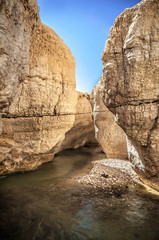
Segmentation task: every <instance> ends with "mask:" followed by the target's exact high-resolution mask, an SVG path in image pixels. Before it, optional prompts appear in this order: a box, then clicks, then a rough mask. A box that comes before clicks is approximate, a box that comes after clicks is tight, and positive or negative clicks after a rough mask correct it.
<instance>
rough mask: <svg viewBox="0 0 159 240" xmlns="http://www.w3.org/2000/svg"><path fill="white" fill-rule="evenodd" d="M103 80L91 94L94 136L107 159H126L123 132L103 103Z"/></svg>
mask: <svg viewBox="0 0 159 240" xmlns="http://www.w3.org/2000/svg"><path fill="white" fill-rule="evenodd" d="M102 94H103V79H102V77H101V78H100V82H99V83H98V84H97V85H96V86H95V87H94V89H93V91H92V93H91V103H92V107H93V118H94V124H95V136H96V139H97V140H98V142H99V143H100V145H101V147H102V149H103V151H104V152H105V154H106V157H107V158H118V159H127V158H128V153H127V144H126V135H125V133H124V131H123V130H122V129H121V127H119V125H118V124H117V123H116V119H115V117H114V115H113V113H111V112H110V111H109V110H108V108H107V107H106V106H105V104H104V103H103V99H102Z"/></svg>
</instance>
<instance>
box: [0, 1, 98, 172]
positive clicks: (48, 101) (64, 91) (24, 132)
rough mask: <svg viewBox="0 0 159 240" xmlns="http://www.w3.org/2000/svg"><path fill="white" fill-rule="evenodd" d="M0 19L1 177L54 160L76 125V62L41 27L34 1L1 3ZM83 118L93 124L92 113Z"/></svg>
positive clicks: (46, 28) (65, 49)
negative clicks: (66, 136)
mask: <svg viewBox="0 0 159 240" xmlns="http://www.w3.org/2000/svg"><path fill="white" fill-rule="evenodd" d="M0 14H1V15H0V29H1V32H0V47H1V52H0V53H1V54H0V63H1V68H0V76H1V88H0V108H1V135H0V173H7V172H14V171H23V170H30V169H34V168H36V167H37V166H38V165H40V164H41V163H43V162H45V161H49V160H51V159H52V158H53V156H54V154H55V153H56V152H58V151H59V150H60V146H61V144H62V143H63V140H64V139H65V134H66V133H67V132H68V131H69V130H70V129H71V128H72V126H74V123H75V122H76V121H77V114H78V111H77V110H76V108H77V101H78V93H77V92H76V90H75V87H76V82H75V59H74V57H73V56H72V54H71V51H70V50H69V48H68V47H67V46H66V45H65V44H64V43H63V41H62V39H60V37H59V36H58V35H57V34H56V33H55V32H54V31H53V30H52V29H50V28H49V27H47V26H45V25H44V24H42V23H41V21H40V19H39V13H38V7H37V3H36V0H25V1H22V0H18V1H17V0H9V1H0ZM86 104H88V102H86ZM88 108H89V107H88ZM87 110H88V109H87V107H86V109H82V111H87ZM82 114H83V116H85V114H87V116H88V115H89V117H88V118H89V120H88V121H89V124H90V125H91V124H92V125H93V122H92V123H91V120H90V115H91V114H90V110H89V112H88V113H87V112H82ZM78 121H79V124H80V119H78ZM91 131H93V129H91ZM74 134H76V136H74V139H77V138H78V137H79V136H80V135H78V134H77V132H76V133H72V137H73V135H74ZM91 134H92V133H91ZM80 141H81V142H80ZM78 142H79V143H78V145H82V144H84V143H86V142H87V141H86V139H85V141H84V140H83V139H81V140H80V139H78ZM69 144H70V143H69ZM72 147H74V146H72ZM62 148H63V149H65V148H68V146H67V142H66V145H65V144H64V143H63V147H62Z"/></svg>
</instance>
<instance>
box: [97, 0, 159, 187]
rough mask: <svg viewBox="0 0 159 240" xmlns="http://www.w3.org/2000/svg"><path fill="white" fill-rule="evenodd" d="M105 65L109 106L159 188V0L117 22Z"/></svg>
mask: <svg viewBox="0 0 159 240" xmlns="http://www.w3.org/2000/svg"><path fill="white" fill-rule="evenodd" d="M102 61H103V86H104V90H103V96H102V97H103V100H104V103H105V105H106V106H107V107H108V108H109V110H111V111H112V113H114V114H115V116H116V119H118V122H119V124H120V126H121V127H122V128H123V129H124V131H125V132H126V134H127V136H128V139H127V145H128V153H129V158H130V159H131V161H132V163H133V165H134V168H135V170H136V171H137V173H138V174H139V176H140V178H141V179H142V180H143V181H144V182H145V183H147V184H148V185H150V186H151V187H153V188H155V189H157V190H159V119H158V114H159V105H158V101H159V65H158V63H159V1H158V0H143V1H142V2H141V3H139V4H138V5H136V6H135V7H133V8H131V9H126V10H125V11H124V12H123V13H122V14H121V15H120V16H119V17H118V18H117V19H116V20H115V22H114V25H113V27H112V28H111V30H110V34H109V37H108V40H107V42H106V45H105V49H104V52H103V54H102Z"/></svg>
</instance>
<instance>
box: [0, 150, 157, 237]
mask: <svg viewBox="0 0 159 240" xmlns="http://www.w3.org/2000/svg"><path fill="white" fill-rule="evenodd" d="M96 158H100V156H97V155H96V154H95V155H94V154H93V155H92V154H91V153H89V152H88V151H85V150H84V149H80V150H76V151H66V152H65V153H64V154H60V155H58V156H56V158H55V160H54V161H53V162H52V163H48V164H44V165H43V166H41V167H40V168H38V170H37V171H34V172H30V173H26V174H16V175H13V176H10V177H7V178H3V179H0V239H2V240H3V239H4V240H11V239H12V240H32V239H33V240H44V239H45V240H54V239H55V240H56V239H57V240H62V239H64V240H86V239H88V240H89V239H90V240H98V239H99V240H134V239H140V240H142V239H143V240H145V239H148V240H157V239H159V227H158V226H159V203H158V201H156V200H151V199H150V198H143V196H142V195H139V194H137V193H135V192H130V193H129V194H128V195H126V196H122V197H121V198H115V197H111V198H105V196H102V195H100V197H98V196H93V195H84V196H83V195H82V194H81V188H79V189H77V188H76V186H75V187H74V186H72V185H69V184H66V182H67V181H66V180H67V179H68V178H69V177H70V176H74V175H78V174H79V173H81V172H85V171H87V170H88V168H89V166H88V164H89V163H90V161H92V160H95V159H96Z"/></svg>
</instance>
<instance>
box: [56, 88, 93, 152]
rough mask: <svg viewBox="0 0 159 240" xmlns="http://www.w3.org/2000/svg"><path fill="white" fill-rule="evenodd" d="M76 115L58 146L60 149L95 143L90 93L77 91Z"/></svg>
mask: <svg viewBox="0 0 159 240" xmlns="http://www.w3.org/2000/svg"><path fill="white" fill-rule="evenodd" d="M77 94H78V101H77V108H76V116H75V121H74V124H73V127H72V128H71V129H70V130H69V131H68V132H67V133H66V135H65V139H64V141H63V143H62V145H61V147H60V149H61V150H64V149H67V148H78V147H81V146H84V145H86V144H87V145H92V146H93V145H97V140H96V139H95V129H94V123H93V120H92V108H91V104H90V95H89V94H88V93H81V92H78V93H77Z"/></svg>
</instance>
